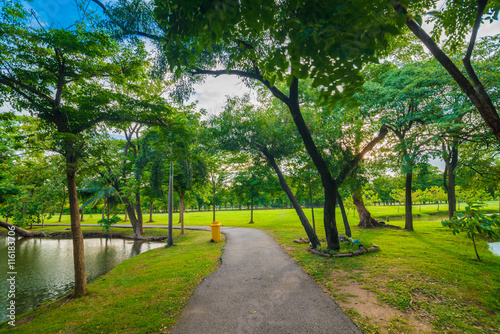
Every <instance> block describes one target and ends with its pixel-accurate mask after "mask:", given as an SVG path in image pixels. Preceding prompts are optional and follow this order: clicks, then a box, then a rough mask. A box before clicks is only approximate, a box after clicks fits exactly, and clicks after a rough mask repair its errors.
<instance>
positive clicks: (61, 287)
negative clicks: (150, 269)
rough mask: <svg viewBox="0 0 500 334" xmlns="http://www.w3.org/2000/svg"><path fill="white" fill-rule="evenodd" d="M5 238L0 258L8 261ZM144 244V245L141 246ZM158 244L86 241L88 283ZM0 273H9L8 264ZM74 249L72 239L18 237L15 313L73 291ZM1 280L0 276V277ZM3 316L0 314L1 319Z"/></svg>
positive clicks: (1, 303) (0, 303)
mask: <svg viewBox="0 0 500 334" xmlns="http://www.w3.org/2000/svg"><path fill="white" fill-rule="evenodd" d="M6 239H7V238H6V237H0V259H6V258H7V240H6ZM144 243H145V245H144V246H143V244H144ZM160 245H161V244H158V245H157V243H150V242H145V241H137V240H136V241H131V240H123V239H106V238H95V239H86V240H85V257H86V264H87V274H88V275H90V277H89V282H90V281H93V280H95V279H96V278H98V277H99V276H101V275H103V274H105V273H107V272H108V271H110V270H111V269H113V267H114V266H116V265H117V264H118V263H120V262H122V261H123V260H126V259H128V258H130V257H133V256H136V255H138V254H140V253H143V252H145V251H147V250H150V249H153V248H156V247H159V246H160ZM0 262H1V265H0V271H1V272H2V273H3V272H5V273H7V272H8V270H7V269H8V268H7V261H0ZM72 263H73V246H72V241H71V239H39V238H18V239H17V241H16V270H17V277H16V284H17V288H18V289H19V290H18V291H17V293H16V311H19V312H20V313H23V312H26V311H29V310H31V309H33V308H35V307H36V306H38V305H40V304H41V303H43V302H45V301H48V300H53V299H57V298H60V297H62V296H64V295H66V294H67V293H70V292H71V291H73V285H74V282H73V281H74V272H73V266H72ZM0 277H2V276H0ZM6 287H7V284H4V285H2V286H0V310H3V309H4V307H7V304H6V302H7V301H8V299H7V298H2V297H3V296H4V294H5V293H6ZM3 317H4V314H3V312H1V311H0V319H3Z"/></svg>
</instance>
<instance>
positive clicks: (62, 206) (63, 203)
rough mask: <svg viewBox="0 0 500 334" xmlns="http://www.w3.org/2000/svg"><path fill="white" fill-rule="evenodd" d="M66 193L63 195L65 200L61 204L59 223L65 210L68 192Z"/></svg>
mask: <svg viewBox="0 0 500 334" xmlns="http://www.w3.org/2000/svg"><path fill="white" fill-rule="evenodd" d="M64 195H65V196H64V197H63V201H62V204H61V213H60V214H59V220H58V222H59V223H60V222H61V219H62V215H63V212H64V205H65V204H66V193H65V194H64Z"/></svg>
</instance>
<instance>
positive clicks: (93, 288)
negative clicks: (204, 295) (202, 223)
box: [0, 230, 224, 333]
mask: <svg viewBox="0 0 500 334" xmlns="http://www.w3.org/2000/svg"><path fill="white" fill-rule="evenodd" d="M163 232H164V230H163ZM175 232H176V233H175V244H176V245H175V246H173V247H171V248H163V247H162V248H157V249H154V250H151V251H148V252H145V253H142V254H139V255H138V256H136V257H133V258H131V259H129V260H126V261H124V262H122V263H120V264H119V265H118V266H116V267H115V268H114V269H113V270H111V271H110V272H109V273H107V274H106V275H105V276H102V277H101V278H99V279H97V280H96V281H94V282H93V283H91V284H89V286H88V287H89V295H88V296H86V297H84V298H79V299H73V300H70V299H67V298H62V299H59V300H57V301H54V302H48V303H45V304H43V306H41V307H39V308H37V309H35V310H33V311H30V312H28V313H26V314H24V315H22V316H21V317H18V319H16V323H17V324H18V326H19V327H17V328H13V329H11V330H10V331H12V332H16V333H55V332H64V333H153V332H155V333H161V332H167V330H168V328H170V327H171V326H172V325H173V324H175V321H176V319H177V317H178V316H179V314H180V312H181V310H182V308H183V307H184V305H185V304H186V302H187V300H188V299H189V297H190V296H191V294H192V292H193V290H194V288H195V287H196V286H197V285H198V284H199V283H200V282H201V280H202V278H203V277H205V276H206V275H208V274H210V273H211V272H212V271H214V270H215V269H217V268H218V266H219V258H220V254H221V250H222V247H223V245H224V243H223V242H221V243H218V244H215V243H210V242H209V240H210V237H209V236H210V234H208V233H207V232H200V231H187V232H186V233H185V234H184V235H182V236H180V235H179V234H178V233H179V231H175ZM8 327H10V326H8V325H7V324H6V323H4V324H3V325H0V329H6V328H8ZM10 331H9V332H10Z"/></svg>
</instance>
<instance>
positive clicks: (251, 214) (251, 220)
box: [249, 196, 253, 224]
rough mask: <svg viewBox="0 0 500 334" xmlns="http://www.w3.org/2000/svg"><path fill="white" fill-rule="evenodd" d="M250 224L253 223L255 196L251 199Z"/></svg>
mask: <svg viewBox="0 0 500 334" xmlns="http://www.w3.org/2000/svg"><path fill="white" fill-rule="evenodd" d="M249 224H253V196H252V199H251V200H250V222H249Z"/></svg>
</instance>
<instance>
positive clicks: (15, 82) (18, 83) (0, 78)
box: [0, 73, 54, 105]
mask: <svg viewBox="0 0 500 334" xmlns="http://www.w3.org/2000/svg"><path fill="white" fill-rule="evenodd" d="M0 83H2V84H4V85H6V86H9V87H10V88H12V89H13V90H15V91H16V92H17V93H19V94H21V95H22V96H23V97H24V98H25V99H27V100H28V101H29V102H31V103H35V100H33V99H32V98H30V97H29V96H28V95H27V94H26V93H24V92H23V91H22V90H21V89H19V87H21V88H23V89H25V90H27V91H28V92H30V93H33V94H35V95H36V96H38V97H41V98H42V99H44V100H47V101H48V102H50V104H51V105H54V99H52V98H51V97H50V96H47V95H45V94H43V93H42V92H40V91H38V90H36V89H34V88H33V87H30V86H28V85H26V84H23V83H22V82H21V81H19V80H15V79H13V78H10V77H7V76H5V75H3V74H1V73H0ZM16 86H19V87H16Z"/></svg>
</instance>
